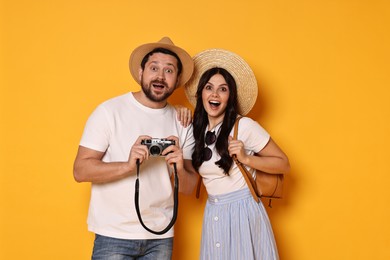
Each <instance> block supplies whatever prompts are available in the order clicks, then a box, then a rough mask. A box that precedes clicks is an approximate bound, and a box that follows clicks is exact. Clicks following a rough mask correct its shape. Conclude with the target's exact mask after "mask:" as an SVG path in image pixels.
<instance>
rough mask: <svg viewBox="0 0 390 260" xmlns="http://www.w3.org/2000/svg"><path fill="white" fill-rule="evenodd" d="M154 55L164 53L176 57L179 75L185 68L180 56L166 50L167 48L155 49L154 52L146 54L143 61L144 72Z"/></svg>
mask: <svg viewBox="0 0 390 260" xmlns="http://www.w3.org/2000/svg"><path fill="white" fill-rule="evenodd" d="M154 53H163V54H168V55H171V56H173V57H175V58H176V59H177V72H178V73H177V75H180V73H181V71H182V68H183V65H182V63H181V60H180V58H179V56H178V55H177V54H176V53H175V52H173V51H171V50H168V49H165V48H155V49H153V50H152V51H150V52H149V53H148V54H146V55H145V57H144V58H143V59H142V61H141V68H142V70H144V69H145V64H146V62H148V60H149V57H150V56H152V55H153V54H154Z"/></svg>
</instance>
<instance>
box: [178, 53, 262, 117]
mask: <svg viewBox="0 0 390 260" xmlns="http://www.w3.org/2000/svg"><path fill="white" fill-rule="evenodd" d="M193 60H194V63H195V68H194V73H193V74H192V77H191V79H190V80H189V81H188V82H187V84H186V85H185V93H186V96H187V99H188V101H189V102H190V103H191V105H192V106H193V107H195V106H196V90H197V88H198V84H199V79H200V78H201V76H202V75H203V73H204V72H205V71H207V70H209V69H211V68H215V67H218V68H223V69H226V70H227V71H228V72H229V73H230V74H231V75H232V76H233V78H234V80H235V81H236V84H237V96H238V108H239V111H238V112H239V114H241V115H246V114H247V113H249V111H250V110H251V109H252V107H253V106H254V104H255V103H256V99H257V92H258V89H257V81H256V78H255V75H254V73H253V71H252V69H251V68H250V67H249V65H248V64H247V63H246V62H245V61H244V60H243V59H242V58H241V57H240V56H238V55H237V54H235V53H233V52H231V51H227V50H223V49H208V50H205V51H202V52H200V53H198V54H196V55H195V56H194V57H193Z"/></svg>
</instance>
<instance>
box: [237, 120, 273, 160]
mask: <svg viewBox="0 0 390 260" xmlns="http://www.w3.org/2000/svg"><path fill="white" fill-rule="evenodd" d="M237 138H238V139H239V140H241V141H243V142H244V144H245V149H246V150H250V151H253V152H255V153H258V152H260V151H261V150H262V149H263V148H264V147H265V146H266V145H267V143H268V142H269V139H270V135H269V133H268V132H267V131H266V130H265V129H264V128H263V127H262V126H261V125H260V124H259V123H258V122H256V121H254V120H253V119H251V118H249V117H244V118H242V119H241V120H240V122H239V125H238V137H237Z"/></svg>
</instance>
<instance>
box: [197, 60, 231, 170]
mask: <svg viewBox="0 0 390 260" xmlns="http://www.w3.org/2000/svg"><path fill="white" fill-rule="evenodd" d="M216 74H220V75H221V76H222V77H223V78H224V79H225V81H226V83H227V85H228V87H229V93H230V94H229V99H228V104H227V106H226V110H225V116H224V119H223V122H222V125H221V128H220V131H219V134H218V138H217V141H216V143H215V147H216V149H217V152H218V154H219V155H220V156H221V159H220V160H219V161H217V162H215V164H216V165H218V166H219V167H220V168H221V169H222V170H223V171H224V173H225V174H226V175H229V170H230V167H231V166H232V163H233V159H232V158H231V157H230V156H229V152H228V144H229V143H228V137H229V134H230V131H231V130H232V128H233V126H234V122H235V120H236V117H237V113H238V112H237V111H238V108H237V106H238V104H237V85H236V81H235V80H234V78H233V76H232V75H231V74H230V73H229V72H228V71H227V70H225V69H223V68H211V69H209V70H207V71H205V72H204V73H203V75H202V76H201V77H200V80H199V84H198V88H197V91H196V107H195V111H194V121H193V127H194V138H195V140H196V141H195V149H194V152H193V153H192V165H193V166H194V168H195V169H196V170H197V171H198V170H199V167H200V166H201V165H202V163H203V159H202V158H203V148H204V146H205V131H206V128H207V125H208V123H209V120H208V116H207V112H206V110H205V109H204V106H203V102H202V91H203V88H204V87H205V86H206V84H207V82H208V81H209V80H210V78H211V77H212V76H214V75H216Z"/></svg>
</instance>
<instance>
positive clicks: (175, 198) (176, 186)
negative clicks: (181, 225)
mask: <svg viewBox="0 0 390 260" xmlns="http://www.w3.org/2000/svg"><path fill="white" fill-rule="evenodd" d="M139 168H140V163H139V160H137V179H136V181H135V194H134V202H135V210H136V211H137V216H138V219H139V222H140V223H141V225H142V226H143V227H144V228H145V229H146V230H147V231H149V232H150V233H153V234H156V235H162V234H165V233H167V232H168V231H169V230H170V229H171V227H172V226H173V225H174V224H175V222H176V219H177V209H178V206H179V178H178V176H177V169H176V163H174V164H173V168H174V172H175V174H174V175H175V182H174V183H175V184H174V195H173V202H174V204H173V215H172V219H171V222H170V223H169V224H168V226H167V227H166V228H165V229H163V230H161V231H154V230H152V229H150V228H148V227H147V226H146V225H145V224H144V222H143V221H142V216H141V211H140V209H139V179H138V177H139Z"/></svg>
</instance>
